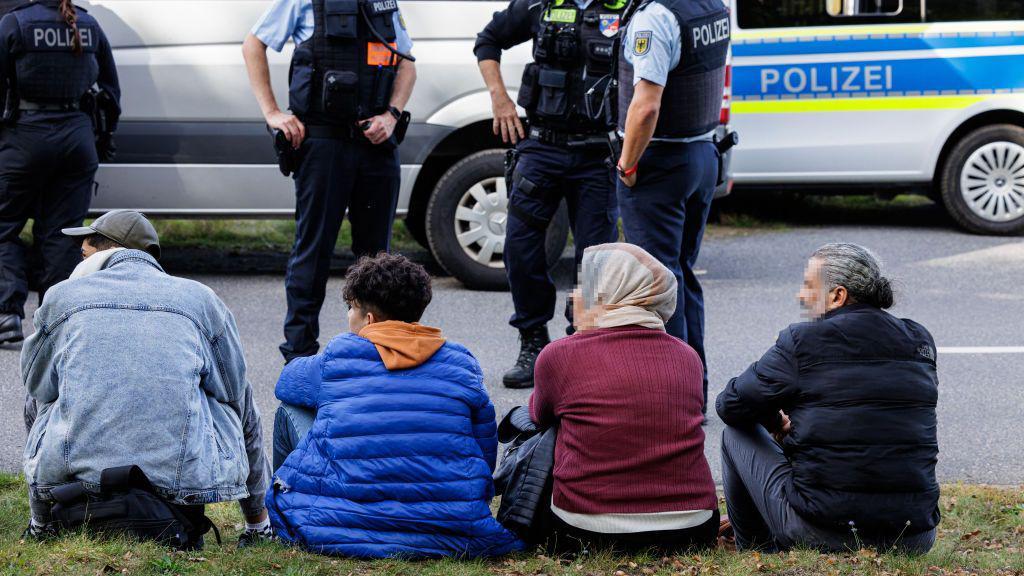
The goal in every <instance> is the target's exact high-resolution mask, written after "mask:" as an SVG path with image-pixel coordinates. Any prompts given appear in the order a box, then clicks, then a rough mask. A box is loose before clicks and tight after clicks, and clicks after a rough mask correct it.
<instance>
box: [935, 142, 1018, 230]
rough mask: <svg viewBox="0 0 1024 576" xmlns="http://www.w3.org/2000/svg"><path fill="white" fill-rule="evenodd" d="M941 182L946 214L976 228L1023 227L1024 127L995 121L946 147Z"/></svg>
mask: <svg viewBox="0 0 1024 576" xmlns="http://www.w3.org/2000/svg"><path fill="white" fill-rule="evenodd" d="M939 188H940V190H941V192H942V203H943V204H944V205H945V207H946V210H947V211H948V212H949V215H950V216H951V217H952V218H953V220H955V221H956V223H957V224H959V225H960V226H962V227H963V228H965V229H967V230H969V231H971V232H974V233H977V234H991V235H1008V234H1019V233H1021V232H1024V128H1021V127H1020V126H1015V125H1013V124H993V125H991V126H984V127H981V128H978V129H976V130H974V131H973V132H970V133H968V134H967V136H965V137H964V138H963V139H961V140H960V141H959V142H957V143H956V145H955V146H954V147H953V149H952V150H951V151H950V153H949V157H948V158H947V159H946V163H945V165H944V166H943V167H942V173H941V180H940V185H939Z"/></svg>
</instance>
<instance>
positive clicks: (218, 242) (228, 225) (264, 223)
mask: <svg viewBox="0 0 1024 576" xmlns="http://www.w3.org/2000/svg"><path fill="white" fill-rule="evenodd" d="M89 222H91V220H86V223H87V224H88V223H89ZM153 226H154V227H156V230H157V233H158V234H159V236H160V244H161V245H162V246H163V247H164V248H165V249H166V248H209V249H211V250H246V251H263V252H288V251H289V250H291V247H292V242H293V241H294V240H295V221H294V220H160V219H154V220H153ZM21 238H22V239H23V240H24V241H25V242H31V241H32V223H31V222H29V224H28V225H27V226H26V227H25V230H24V231H22V233H21ZM391 243H392V246H393V247H394V249H396V250H398V251H411V250H422V248H421V247H420V245H419V244H417V243H416V240H414V239H413V237H412V235H411V234H410V233H409V231H408V230H407V229H406V227H405V221H404V220H401V219H398V220H395V225H394V230H393V232H392V235H391ZM351 245H352V227H351V226H350V225H349V223H348V221H345V223H344V224H343V225H342V227H341V232H340V233H339V234H338V242H337V247H338V250H347V249H349V248H350V247H351Z"/></svg>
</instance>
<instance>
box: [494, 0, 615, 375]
mask: <svg viewBox="0 0 1024 576" xmlns="http://www.w3.org/2000/svg"><path fill="white" fill-rule="evenodd" d="M625 5H626V2H625V0H542V1H537V0H512V2H511V4H509V6H508V8H506V9H505V10H502V11H500V12H496V13H495V14H494V18H493V19H492V20H491V22H490V23H488V24H487V26H486V27H485V28H484V29H483V31H482V32H480V34H479V35H478V36H477V41H476V46H475V48H474V52H475V54H476V56H477V59H478V60H479V65H480V72H481V74H483V77H484V81H485V82H486V83H487V87H488V89H489V90H490V92H491V95H492V96H491V98H492V105H493V108H494V133H495V134H500V135H501V137H502V139H503V140H504V141H505V142H509V143H513V144H517V146H516V155H517V161H516V164H515V168H514V171H512V173H511V176H512V186H511V190H510V195H509V215H508V225H507V227H506V237H505V247H504V257H505V267H506V269H507V271H508V279H509V284H510V287H511V289H512V300H513V303H514V304H515V313H514V314H513V315H512V319H511V320H510V324H511V325H512V326H513V327H515V328H517V329H519V333H520V351H519V357H518V359H517V360H516V364H515V366H514V367H513V368H512V369H511V370H509V371H508V372H506V373H505V375H504V378H503V381H504V384H505V386H507V387H509V388H528V387H531V386H533V367H534V363H535V362H536V360H537V355H538V354H539V353H540V350H541V349H542V348H543V347H544V346H545V345H546V344H547V343H548V342H549V336H548V330H547V322H548V321H549V320H551V318H552V317H553V316H554V309H555V284H554V282H553V281H552V279H551V276H550V275H549V274H548V268H547V257H546V255H545V250H544V238H545V232H546V230H547V227H548V224H549V223H550V222H551V220H552V218H553V217H554V215H555V213H556V211H557V210H558V207H559V205H560V204H561V202H562V199H563V198H564V199H565V200H566V203H567V205H568V208H569V220H570V222H571V224H572V231H573V239H574V242H575V248H576V264H577V266H578V265H579V262H580V258H581V257H582V256H583V250H584V249H586V248H587V247H589V246H593V245H596V244H603V243H606V242H611V241H614V240H615V239H617V237H618V229H617V221H618V215H617V210H616V202H615V187H614V176H613V175H612V174H611V171H610V169H609V167H608V165H607V162H606V160H607V158H608V132H609V131H610V130H614V127H615V112H616V110H615V107H614V99H613V98H612V96H613V94H614V92H613V86H612V79H613V76H612V68H613V66H612V62H613V48H614V43H615V37H616V36H617V35H618V31H619V19H620V16H621V14H622V11H623V9H624V8H625ZM528 40H533V60H534V61H533V63H531V64H529V65H527V67H526V70H525V71H524V73H523V79H522V84H521V86H520V89H519V95H518V104H519V105H520V106H522V107H523V109H525V110H526V115H527V121H528V125H527V127H524V126H523V125H522V124H521V123H520V120H519V116H518V114H517V112H516V105H515V104H514V103H513V102H512V100H511V99H510V98H509V96H508V92H507V91H506V89H505V84H504V81H503V79H502V76H501V67H500V60H501V52H502V51H503V50H507V49H509V48H511V47H513V46H515V45H517V44H521V43H523V42H526V41H528ZM515 157H516V156H513V158H515ZM566 314H567V316H568V315H569V314H570V312H569V309H568V307H567V310H566ZM569 320H570V321H571V320H572V318H571V317H570V318H569Z"/></svg>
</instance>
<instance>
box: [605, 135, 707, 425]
mask: <svg viewBox="0 0 1024 576" xmlns="http://www.w3.org/2000/svg"><path fill="white" fill-rule="evenodd" d="M717 182H718V150H717V149H716V148H715V145H714V143H712V142H711V141H699V142H688V143H668V142H652V143H651V145H650V146H649V147H648V148H647V150H646V151H645V152H644V154H643V156H642V157H641V158H640V165H639V168H638V171H637V182H636V185H635V186H633V187H632V188H628V187H627V186H626V185H625V184H623V183H622V181H621V180H620V181H619V184H618V191H619V210H621V211H622V227H623V230H624V231H625V233H626V242H629V243H631V244H636V245H637V246H640V247H641V248H643V249H644V250H646V251H647V252H649V253H650V254H651V256H654V258H655V259H657V260H658V261H659V262H661V263H662V264H664V265H665V266H666V267H668V269H669V270H671V271H672V273H673V274H674V275H675V277H676V282H677V283H678V297H677V300H676V311H675V314H673V315H672V318H670V319H669V321H668V322H667V323H666V324H665V329H666V331H667V332H668V333H669V334H671V335H673V336H675V337H676V338H679V339H681V340H683V341H685V342H686V343H687V344H689V345H690V346H691V347H693V349H694V350H696V352H697V354H698V355H699V356H700V359H701V363H702V364H703V365H704V404H705V409H706V407H707V398H708V365H707V359H706V358H705V356H704V292H703V290H702V289H701V286H700V281H699V280H697V275H696V274H695V273H694V266H695V265H696V263H697V256H698V254H699V253H700V245H701V240H702V239H703V238H704V227H705V226H706V224H707V221H708V213H709V211H710V210H711V201H712V200H713V199H714V196H715V187H716V184H717Z"/></svg>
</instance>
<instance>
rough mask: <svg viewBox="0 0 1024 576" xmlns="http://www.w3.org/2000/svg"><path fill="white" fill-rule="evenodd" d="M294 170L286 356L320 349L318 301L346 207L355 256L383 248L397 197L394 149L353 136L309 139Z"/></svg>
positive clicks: (391, 143)
mask: <svg viewBox="0 0 1024 576" xmlns="http://www.w3.org/2000/svg"><path fill="white" fill-rule="evenodd" d="M299 154H300V158H301V161H300V162H301V163H300V165H299V168H298V171H297V172H296V173H295V175H294V178H295V220H296V229H295V244H294V246H293V247H292V253H291V258H290V259H289V261H288V272H287V275H286V276H285V291H286V293H287V297H288V314H287V316H286V317H285V322H284V337H285V342H284V343H283V344H281V347H280V348H281V353H282V354H283V355H284V358H285V360H286V361H290V360H291V359H293V358H296V357H299V356H311V355H313V354H316V353H317V351H318V350H319V349H320V344H319V343H318V342H317V338H319V337H320V308H321V307H322V306H323V303H324V296H325V293H326V289H327V278H328V276H329V274H330V268H331V256H332V255H333V254H334V246H335V244H336V243H337V241H338V231H339V230H340V228H341V223H342V220H343V219H344V218H345V212H346V210H347V211H348V219H349V222H350V223H351V224H352V251H353V252H355V255H356V256H357V257H359V256H364V255H370V256H372V255H376V254H377V253H378V252H382V251H387V250H388V248H389V246H390V244H391V226H392V223H393V220H394V217H395V207H396V205H397V203H398V188H399V182H400V167H399V163H398V150H397V148H396V147H395V145H394V141H393V140H390V141H388V142H385V143H384V144H382V145H380V146H374V145H373V144H370V142H369V141H367V140H365V139H363V138H358V139H355V140H344V139H334V138H312V137H310V138H306V140H305V142H303V143H302V146H301V147H300V149H299Z"/></svg>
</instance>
